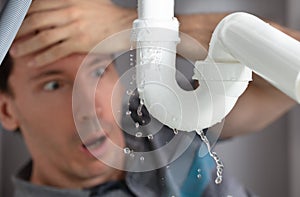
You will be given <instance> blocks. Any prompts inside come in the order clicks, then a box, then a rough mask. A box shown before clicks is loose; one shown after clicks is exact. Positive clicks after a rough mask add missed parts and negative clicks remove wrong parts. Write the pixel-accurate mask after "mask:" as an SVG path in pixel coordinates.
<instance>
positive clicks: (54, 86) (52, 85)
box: [43, 81, 60, 91]
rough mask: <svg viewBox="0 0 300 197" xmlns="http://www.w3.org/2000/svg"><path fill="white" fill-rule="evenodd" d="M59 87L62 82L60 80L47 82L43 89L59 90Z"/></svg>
mask: <svg viewBox="0 0 300 197" xmlns="http://www.w3.org/2000/svg"><path fill="white" fill-rule="evenodd" d="M58 88H60V84H59V82H58V81H50V82H48V83H46V84H45V85H44V87H43V89H44V90H46V91H53V90H57V89H58Z"/></svg>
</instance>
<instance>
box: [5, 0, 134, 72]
mask: <svg viewBox="0 0 300 197" xmlns="http://www.w3.org/2000/svg"><path fill="white" fill-rule="evenodd" d="M135 18H136V11H135V10H130V9H123V8H120V7H117V6H115V5H114V4H113V3H112V2H111V1H110V0H89V1H82V0H64V1H61V0H35V1H34V2H33V3H32V5H31V8H30V10H29V11H28V14H27V17H26V18H25V20H24V22H23V24H22V26H21V28H20V30H19V33H18V35H17V40H16V41H15V42H14V44H13V46H12V48H11V50H10V53H11V55H12V56H15V57H20V56H25V55H29V54H34V53H35V54H36V55H35V58H34V59H33V60H32V61H31V62H29V65H32V66H43V65H46V64H49V63H51V62H54V61H55V60H58V59H60V58H62V57H65V56H68V55H70V54H72V53H76V52H77V53H88V52H89V51H90V50H91V49H92V48H93V47H94V46H95V45H97V44H98V43H99V42H101V41H102V40H104V39H105V38H107V37H108V36H111V35H112V34H114V33H118V32H120V31H122V30H125V29H128V28H130V27H131V24H132V21H133V20H134V19H135ZM32 33H35V34H36V35H35V36H33V37H30V38H28V39H21V40H19V39H18V38H20V37H24V36H26V35H28V34H32ZM120 47H121V45H120ZM109 50H110V51H108V52H115V51H113V50H116V51H117V50H118V49H117V48H115V49H109Z"/></svg>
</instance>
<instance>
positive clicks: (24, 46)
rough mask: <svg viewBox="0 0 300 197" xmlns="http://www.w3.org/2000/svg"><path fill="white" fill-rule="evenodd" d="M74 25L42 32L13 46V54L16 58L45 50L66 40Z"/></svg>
mask: <svg viewBox="0 0 300 197" xmlns="http://www.w3.org/2000/svg"><path fill="white" fill-rule="evenodd" d="M73 29H74V28H72V25H68V26H63V27H57V28H53V29H47V30H43V31H41V32H40V33H39V34H37V35H35V36H33V37H31V38H29V39H27V40H22V41H21V42H19V43H18V42H16V43H14V44H13V46H12V49H11V53H12V55H13V56H14V57H20V56H24V55H28V54H30V53H34V52H37V51H39V50H41V49H45V48H47V47H49V46H51V45H53V44H55V43H57V42H59V41H62V40H66V39H67V38H68V37H69V36H70V34H71V33H70V32H73Z"/></svg>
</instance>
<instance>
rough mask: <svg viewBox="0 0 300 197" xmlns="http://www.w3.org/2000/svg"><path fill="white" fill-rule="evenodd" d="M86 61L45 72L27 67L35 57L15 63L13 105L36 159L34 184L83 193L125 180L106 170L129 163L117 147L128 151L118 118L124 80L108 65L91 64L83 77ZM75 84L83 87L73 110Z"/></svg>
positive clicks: (75, 59)
mask: <svg viewBox="0 0 300 197" xmlns="http://www.w3.org/2000/svg"><path fill="white" fill-rule="evenodd" d="M84 57H85V56H83V55H72V56H69V57H67V58H64V59H62V60H59V61H57V62H55V63H53V64H51V65H47V66H46V67H42V68H31V67H27V66H26V62H27V61H29V60H30V57H26V58H20V59H14V69H13V72H12V73H11V75H10V77H9V84H10V86H11V89H12V91H13V93H14V96H13V97H12V98H10V100H9V102H8V103H9V105H10V106H11V109H12V110H11V111H12V117H13V118H14V120H15V123H16V125H17V126H18V127H19V128H20V130H21V132H22V135H23V137H24V140H25V142H26V144H27V146H28V148H29V151H30V153H31V155H32V159H33V172H32V177H31V181H32V182H35V183H37V184H47V185H53V186H58V187H67V188H83V187H90V186H94V185H95V184H99V183H102V182H105V181H108V180H113V179H119V178H120V177H121V176H122V175H121V174H122V173H121V172H120V171H118V170H116V169H114V168H112V167H109V166H108V165H106V164H105V163H110V162H113V163H117V165H121V164H122V162H123V158H122V155H121V154H120V152H118V151H117V150H116V147H119V149H122V148H123V147H124V139H123V135H122V132H121V130H120V128H119V126H118V124H117V122H116V117H115V116H114V114H116V113H114V112H116V111H118V110H120V106H121V97H122V96H121V94H122V91H123V90H122V87H120V85H117V81H118V74H117V72H116V70H115V69H114V66H112V65H110V66H108V67H107V68H106V69H105V67H106V63H107V61H106V63H105V61H103V59H101V58H94V59H93V58H91V59H90V60H87V62H89V65H90V66H88V67H86V68H85V69H84V71H82V72H80V73H81V74H79V75H78V74H77V71H78V70H79V68H80V65H81V63H82V61H83V60H84ZM76 77H77V78H76ZM75 79H76V82H78V84H80V85H79V86H78V87H79V88H77V90H76V94H74V95H73V99H74V98H75V100H77V101H78V102H75V103H73V105H72V93H73V88H74V82H75ZM90 84H96V86H95V87H94V88H91V87H92V86H91V85H90ZM76 98H77V99H76ZM114 98H115V99H114ZM90 106H92V107H90ZM73 115H74V116H73ZM75 123H76V126H75ZM95 156H96V157H97V158H99V159H100V160H102V161H105V162H104V163H103V162H101V161H99V159H97V158H95Z"/></svg>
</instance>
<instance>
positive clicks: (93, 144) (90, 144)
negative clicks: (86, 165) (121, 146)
mask: <svg viewBox="0 0 300 197" xmlns="http://www.w3.org/2000/svg"><path fill="white" fill-rule="evenodd" d="M105 141H106V136H101V137H98V138H95V139H93V140H90V141H87V142H85V143H83V144H82V146H83V148H85V149H96V148H98V147H100V146H101V145H103V144H104V142H105Z"/></svg>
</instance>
